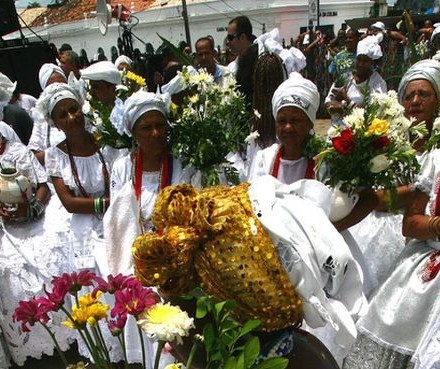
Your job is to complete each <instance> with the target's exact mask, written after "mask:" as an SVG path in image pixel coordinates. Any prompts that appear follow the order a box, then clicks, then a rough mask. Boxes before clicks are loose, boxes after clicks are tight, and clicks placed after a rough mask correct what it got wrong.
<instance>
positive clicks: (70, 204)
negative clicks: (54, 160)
mask: <svg viewBox="0 0 440 369" xmlns="http://www.w3.org/2000/svg"><path fill="white" fill-rule="evenodd" d="M51 178H52V183H53V185H54V187H55V191H56V192H57V194H58V197H59V198H60V200H61V203H62V204H63V205H64V207H65V208H66V210H67V211H68V212H69V213H78V214H94V213H96V212H95V208H96V203H95V200H96V199H95V198H89V197H80V196H75V194H74V193H73V191H71V190H70V188H69V187H67V186H66V184H65V183H64V181H63V179H62V178H60V177H51ZM102 202H103V209H104V210H105V209H107V208H108V205H109V204H110V200H109V198H108V197H104V198H103V199H102ZM102 212H104V211H102ZM98 213H100V212H99V211H98Z"/></svg>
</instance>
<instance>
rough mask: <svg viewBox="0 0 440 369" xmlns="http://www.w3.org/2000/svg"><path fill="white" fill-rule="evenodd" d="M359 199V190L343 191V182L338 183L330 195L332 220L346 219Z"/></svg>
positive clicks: (330, 217) (330, 215)
mask: <svg viewBox="0 0 440 369" xmlns="http://www.w3.org/2000/svg"><path fill="white" fill-rule="evenodd" d="M358 201H359V194H358V193H357V192H353V193H347V192H344V191H341V183H338V184H337V185H336V186H335V187H334V188H333V189H332V195H331V197H330V213H329V219H330V221H332V222H338V221H340V220H341V219H344V218H345V217H346V216H347V215H348V214H350V213H351V211H352V210H353V208H354V207H355V205H356V204H357V202H358Z"/></svg>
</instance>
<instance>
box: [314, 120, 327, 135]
mask: <svg viewBox="0 0 440 369" xmlns="http://www.w3.org/2000/svg"><path fill="white" fill-rule="evenodd" d="M329 128H330V119H317V120H316V122H315V132H316V133H317V134H319V135H320V136H325V135H326V134H327V130H328V129H329Z"/></svg>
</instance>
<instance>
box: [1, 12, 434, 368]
mask: <svg viewBox="0 0 440 369" xmlns="http://www.w3.org/2000/svg"><path fill="white" fill-rule="evenodd" d="M438 35H440V27H438V28H434V27H433V26H432V25H431V24H430V23H429V22H426V24H425V26H424V27H423V28H422V29H419V30H415V28H414V25H413V23H412V21H411V17H410V16H409V15H408V14H404V16H403V21H402V22H401V24H400V26H399V25H398V26H397V28H396V29H395V30H386V28H385V25H384V24H383V23H382V22H375V23H374V24H372V26H371V27H370V28H369V30H368V32H367V33H366V34H360V32H359V31H358V30H355V29H352V28H348V29H341V30H340V31H339V32H338V34H337V37H335V38H334V39H331V38H329V37H328V36H326V35H325V34H324V33H322V32H321V31H319V30H318V31H315V32H313V31H312V30H309V31H307V32H306V33H304V34H301V35H300V36H299V37H298V39H297V40H296V42H294V44H295V45H292V47H290V48H285V47H283V45H282V42H281V39H280V35H279V32H278V30H276V29H275V30H273V31H271V32H268V33H265V34H263V35H261V36H259V37H255V36H254V35H253V29H252V25H251V22H250V21H249V19H248V18H247V17H245V16H239V17H237V18H234V19H232V20H231V21H230V22H229V25H228V30H227V37H226V47H227V49H228V54H230V55H232V58H231V59H230V60H228V62H227V63H222V62H221V58H220V56H219V55H218V53H217V50H216V47H215V44H214V40H213V39H212V37H210V36H207V37H203V38H200V39H199V40H197V42H196V43H195V53H194V68H196V69H203V70H205V71H206V72H207V73H209V74H210V75H212V82H210V83H214V84H219V85H228V84H231V81H234V83H236V88H237V89H238V91H240V92H241V93H242V94H243V98H244V101H245V102H246V104H247V105H246V106H247V108H248V109H249V112H250V113H251V114H250V115H251V116H252V117H251V118H250V121H249V132H252V131H258V137H257V138H256V140H255V141H254V142H249V143H248V146H247V147H246V149H244V150H243V152H240V153H239V156H240V166H239V168H238V170H239V172H240V179H242V181H243V182H250V183H251V184H252V185H251V190H250V192H249V193H250V195H249V196H250V197H251V198H252V199H253V206H254V211H255V212H256V214H257V215H258V217H259V218H260V220H261V223H262V224H263V226H264V227H265V229H266V230H267V231H268V233H269V234H270V235H271V237H272V239H273V241H274V244H275V245H276V248H277V250H278V254H279V258H280V260H281V264H282V265H283V266H284V267H285V268H286V270H287V272H288V275H289V277H290V279H291V281H292V283H293V284H294V285H295V288H297V290H298V291H299V293H300V296H301V298H302V301H303V305H304V322H303V323H302V329H304V330H305V331H307V332H308V333H310V334H312V335H314V336H316V337H317V338H319V339H320V340H321V341H322V343H323V345H324V346H325V348H324V351H325V355H321V356H320V358H318V357H317V358H316V360H317V361H316V362H315V365H316V366H315V367H316V368H318V367H329V368H338V367H341V368H344V369H361V368H367V369H370V368H371V369H373V368H374V369H381V368H383V369H385V368H391V369H403V368H408V369H410V368H417V369H435V368H439V365H440V360H439V357H440V344H439V341H440V298H439V296H440V294H439V291H440V273H439V271H440V251H439V250H440V246H439V245H440V243H439V240H438V237H439V236H440V223H439V219H440V209H439V207H440V205H439V168H438V163H439V162H437V161H436V160H437V157H438V156H439V153H440V151H439V149H436V148H435V147H434V148H433V149H430V150H427V149H426V142H427V141H428V139H429V137H430V135H431V133H433V131H434V127H435V126H436V124H438V122H437V121H436V119H438V118H439V117H438V114H439V107H440V61H438V58H437V56H438V55H437V54H436V52H437V47H436V45H437V43H438V40H440V36H438ZM411 43H413V45H415V44H416V43H418V44H422V43H426V45H427V46H426V52H423V53H422V52H421V53H419V54H417V55H418V56H417V58H416V59H417V60H419V59H420V60H419V61H417V62H414V61H415V60H416V59H413V58H412V56H411V52H413V51H412V49H411V48H410V47H409V46H410V44H411ZM396 55H398V57H402V60H405V63H401V64H400V65H406V66H407V67H406V69H405V70H404V71H403V73H402V76H401V78H400V79H399V80H398V81H397V83H396V81H392V82H389V79H387V68H388V67H389V65H390V64H389V63H391V62H390V60H393V61H392V63H394V64H395V63H396V60H397V59H395V58H396ZM431 56H432V58H430V57H431ZM393 58H394V59H393ZM80 59H81V58H79V57H78V55H77V54H76V53H75V52H74V51H72V50H69V48H68V47H67V50H66V48H63V50H61V51H60V53H59V55H58V64H51V63H46V64H44V65H42V66H41V68H40V71H39V75H38V76H35V78H38V79H39V82H40V86H41V89H42V93H41V95H40V96H38V97H37V98H32V97H31V96H28V95H25V94H20V93H18V92H17V91H16V83H13V82H12V81H11V80H10V79H9V78H8V77H7V76H5V75H4V74H1V73H0V107H1V110H0V116H1V117H2V121H1V122H0V139H1V141H0V168H1V171H2V174H4V173H3V169H5V168H6V169H7V168H11V167H13V168H15V169H16V170H17V171H19V172H20V174H22V175H24V176H25V177H27V178H28V180H29V183H30V184H29V187H30V189H29V191H30V192H29V194H28V195H24V196H25V199H24V201H20V202H19V203H17V204H10V203H7V202H6V201H0V217H1V224H0V226H1V228H0V242H1V248H0V306H1V309H0V326H1V332H2V340H1V343H2V345H1V347H0V367H2V368H7V367H9V366H10V365H11V364H12V363H15V364H18V365H24V363H25V362H26V359H27V358H28V357H35V358H40V357H41V355H42V354H49V355H51V354H53V352H54V346H53V344H52V342H51V341H50V340H49V339H48V338H47V336H46V335H47V332H46V331H45V330H44V329H43V328H42V327H39V326H36V327H35V328H34V329H32V331H31V332H23V331H22V329H21V327H20V324H19V323H17V322H15V321H14V319H13V314H14V309H15V308H16V307H17V305H18V302H19V301H20V300H22V299H23V298H24V297H26V296H27V297H30V296H33V295H35V294H38V293H39V292H41V291H43V285H44V284H45V283H48V281H50V280H51V278H52V276H56V275H61V274H62V273H64V272H71V271H79V270H84V269H91V270H94V271H95V272H96V273H98V274H100V275H102V276H106V275H107V274H108V273H110V272H111V273H114V274H116V273H125V274H131V273H133V261H132V255H131V245H132V243H133V241H134V240H135V239H136V237H138V236H139V235H141V234H145V233H147V232H152V231H154V224H153V222H152V219H151V216H152V213H153V210H154V205H155V200H156V198H157V196H158V194H159V192H160V191H161V190H163V189H164V188H166V187H168V186H170V185H174V184H180V183H188V184H192V185H194V186H196V187H200V186H201V182H200V175H198V168H192V167H191V166H185V165H184V164H183V161H182V159H183V158H179V157H174V156H173V155H172V154H171V150H170V144H171V143H170V141H169V135H170V132H172V129H173V126H172V122H170V119H171V118H170V109H172V106H174V109H175V110H176V112H175V113H174V114H177V115H178V114H179V109H181V108H182V106H181V105H182V101H184V100H183V99H182V96H183V95H182V94H185V93H187V91H182V87H181V84H180V83H179V78H181V74H180V71H181V70H182V68H183V63H182V60H183V59H181V58H179V55H178V54H175V53H173V52H172V50H170V49H169V47H163V50H162V52H161V56H160V58H157V59H155V58H150V59H149V60H147V61H146V62H145V63H143V64H142V65H140V64H139V60H137V61H135V62H133V60H132V59H131V58H129V57H127V56H125V55H120V56H119V57H117V58H116V59H115V60H114V62H111V61H107V60H96V61H95V62H94V63H92V64H91V65H88V66H86V67H84V68H83V66H82V65H81V60H80ZM101 59H102V58H101ZM232 59H233V60H232ZM188 68H189V67H188ZM196 69H194V70H196ZM128 71H134V72H135V73H137V74H139V75H142V76H143V77H144V78H145V80H146V87H144V88H141V89H139V90H138V91H136V92H134V93H132V94H130V95H129V96H128V97H126V98H121V96H120V95H118V94H119V92H118V91H119V87H118V86H119V85H121V84H122V76H123V75H124V74H125V73H127V72H128ZM388 82H389V83H388ZM388 89H396V91H397V94H398V99H399V102H400V104H401V105H402V106H403V108H404V112H405V115H406V116H407V117H408V118H411V119H412V122H413V123H414V124H418V123H422V122H424V123H425V125H426V128H427V134H426V136H425V137H422V138H420V137H410V136H409V137H408V140H409V141H411V142H412V143H413V147H414V149H416V150H417V153H418V154H417V155H418V156H417V157H418V161H419V163H420V165H421V169H420V172H419V174H418V175H417V177H416V180H415V181H414V183H396V189H397V194H398V202H397V205H398V210H399V212H398V213H397V214H395V213H390V212H388V211H387V209H386V207H385V205H384V203H385V202H386V201H385V200H384V199H385V198H386V197H387V196H389V194H387V192H386V191H380V190H378V191H376V192H372V191H365V192H361V193H360V198H359V201H358V202H357V203H356V205H355V206H354V208H353V210H352V211H351V212H350V214H348V215H347V216H345V217H343V218H342V219H339V220H337V221H333V222H331V221H330V220H329V219H328V217H327V216H325V215H324V213H325V212H323V210H322V209H325V208H326V207H328V206H327V205H328V204H326V203H325V201H326V198H327V197H325V196H324V195H323V196H320V194H321V193H325V191H326V187H325V186H324V185H323V184H322V182H320V181H323V178H322V177H321V174H320V173H316V172H315V161H314V157H313V156H310V155H308V154H307V153H305V151H304V147H305V144H306V143H307V142H308V141H309V140H310V138H311V137H313V136H314V135H315V132H314V129H313V128H314V124H315V122H316V119H317V114H318V113H319V111H320V109H321V110H325V111H327V112H328V113H329V114H330V116H331V118H332V125H333V126H334V127H341V126H343V124H344V120H343V117H344V115H346V114H347V112H349V111H351V110H352V109H353V108H355V107H362V106H364V104H365V101H366V99H367V97H368V96H369V94H371V93H375V92H377V93H383V92H386V91H387V90H388ZM90 99H93V100H95V101H98V102H99V104H100V105H99V106H100V107H101V108H102V109H107V110H108V111H109V112H110V113H109V117H110V120H111V123H112V124H113V126H114V129H115V131H117V132H118V134H119V135H125V136H127V137H129V138H130V140H131V141H132V142H133V146H132V148H131V149H129V148H127V147H123V148H121V147H111V146H110V145H104V146H101V145H100V143H99V141H98V140H97V139H96V127H95V126H93V125H92V124H91V123H90V122H89V121H88V118H87V116H86V115H85V114H84V111H85V110H86V108H85V107H86V105H87V104H88V102H87V100H90ZM9 109H18V112H17V111H16V112H14V113H13V112H10V111H9ZM180 111H181V110H180ZM11 116H12V118H11ZM23 116H25V117H27V118H26V119H24V118H22V117H23ZM3 120H4V121H3ZM359 165H364V164H363V163H359ZM268 178H269V179H268ZM265 181H266V182H265ZM4 182H5V181H3V182H0V185H3V186H4V184H2V183H4ZM252 186H254V187H252ZM2 191H3V188H0V197H1V194H2ZM22 194H23V192H22ZM283 201H285V202H284V203H283ZM283 204H284V205H283ZM237 283H238V282H237ZM52 321H53V323H52V327H53V328H54V329H55V333H56V336H57V339H58V342H59V344H60V348H61V349H62V350H66V349H67V348H68V347H69V345H70V344H72V342H74V340H75V335H74V334H73V333H72V332H70V331H69V330H68V329H66V328H64V327H62V326H60V324H59V323H60V321H61V317H59V316H56V315H54V316H53V317H52ZM126 334H127V336H128V337H127V342H130V337H129V335H130V330H127V333H126ZM292 334H293V335H294V333H292ZM296 337H297V338H294V340H295V339H297V340H299V341H301V337H299V338H298V336H296ZM295 347H296V348H295ZM298 347H301V344H298V345H295V344H294V345H293V348H292V350H293V352H294V351H295V349H296V350H298ZM149 349H150V350H152V346H151V347H150V348H149ZM82 353H83V354H86V353H85V352H82ZM284 354H285V355H287V356H289V354H290V356H289V358H290V357H294V356H295V354H294V353H293V354H292V353H291V352H287V353H284ZM111 355H112V360H113V361H115V362H118V361H120V360H122V356H121V355H122V354H121V353H120V352H119V351H118V350H117V349H114V350H112V351H111ZM300 356H301V355H298V357H300ZM323 358H325V360H323ZM128 360H129V362H139V360H140V352H139V350H137V349H136V348H135V347H134V346H133V347H131V348H130V349H129V351H128ZM172 360H173V359H172V357H171V356H169V355H166V356H165V357H164V359H163V364H165V363H167V362H170V361H172ZM292 360H293V359H292ZM319 360H320V361H319ZM324 361H325V363H323V362H324ZM150 365H151V363H150ZM295 365H297V366H291V367H301V366H300V365H301V363H296V364H295ZM289 367H290V366H289Z"/></svg>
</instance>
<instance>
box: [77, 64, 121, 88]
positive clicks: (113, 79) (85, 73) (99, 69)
mask: <svg viewBox="0 0 440 369" xmlns="http://www.w3.org/2000/svg"><path fill="white" fill-rule="evenodd" d="M81 77H82V78H83V79H89V80H92V81H106V82H108V83H111V84H114V85H119V84H121V83H122V78H121V72H120V71H119V70H118V68H116V66H115V65H114V64H113V63H112V62H111V61H100V62H97V63H94V64H92V65H91V66H89V67H87V68H85V69H83V70H82V71H81Z"/></svg>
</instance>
